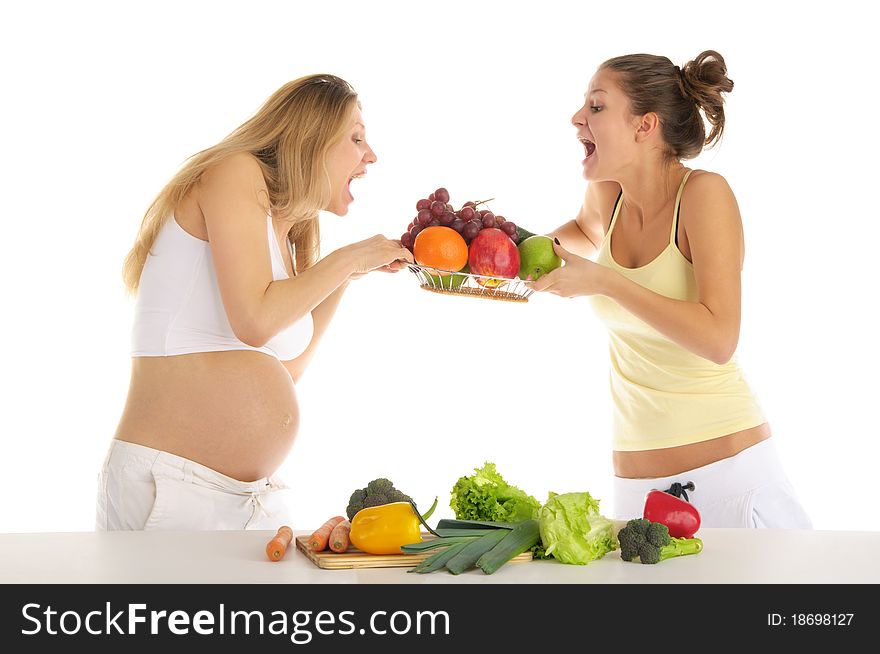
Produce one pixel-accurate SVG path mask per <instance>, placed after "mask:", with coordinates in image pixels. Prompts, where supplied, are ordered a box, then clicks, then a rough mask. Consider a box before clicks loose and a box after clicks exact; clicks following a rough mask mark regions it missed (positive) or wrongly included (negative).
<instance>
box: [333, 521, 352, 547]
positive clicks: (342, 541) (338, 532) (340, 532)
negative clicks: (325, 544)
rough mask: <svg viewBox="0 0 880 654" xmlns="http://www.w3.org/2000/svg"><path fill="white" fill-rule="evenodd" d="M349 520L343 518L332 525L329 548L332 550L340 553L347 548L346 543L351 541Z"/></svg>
mask: <svg viewBox="0 0 880 654" xmlns="http://www.w3.org/2000/svg"><path fill="white" fill-rule="evenodd" d="M350 534H351V521H350V520H343V521H342V522H340V523H339V524H338V525H336V526H335V527H333V531H331V532H330V549H331V550H333V551H334V552H337V553H341V552H344V551H345V550H347V549H348V544H349V542H351V536H350Z"/></svg>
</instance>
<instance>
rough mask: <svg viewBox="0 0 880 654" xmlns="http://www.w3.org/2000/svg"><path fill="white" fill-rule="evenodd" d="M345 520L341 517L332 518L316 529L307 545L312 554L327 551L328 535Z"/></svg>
mask: <svg viewBox="0 0 880 654" xmlns="http://www.w3.org/2000/svg"><path fill="white" fill-rule="evenodd" d="M343 520H345V518H344V517H342V516H341V515H337V516H333V517H332V518H330V519H329V520H328V521H327V522H325V523H324V524H323V525H321V526H320V527H318V528H317V529H316V530H315V533H313V534H312V535H311V536H310V537H309V541H308V543H307V545H308V547H309V549H310V550H312V551H313V552H323V551H324V550H325V549H327V543H329V542H330V534H331V533H332V531H333V528H334V527H335V526H336V525H338V524H339V523H340V522H342V521H343Z"/></svg>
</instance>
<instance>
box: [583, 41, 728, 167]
mask: <svg viewBox="0 0 880 654" xmlns="http://www.w3.org/2000/svg"><path fill="white" fill-rule="evenodd" d="M603 69H604V70H610V71H613V72H615V73H617V75H618V82H619V84H620V87H621V89H623V92H624V93H626V95H627V97H628V98H629V101H630V110H631V111H632V113H633V114H634V115H637V116H640V115H644V114H647V113H649V112H654V113H656V114H657V115H658V116H659V118H660V128H661V130H662V134H663V140H664V141H665V142H666V144H667V145H668V146H669V152H668V154H669V156H670V157H671V158H675V159H693V158H694V157H696V156H697V155H698V154H700V152H702V150H703V147H705V146H712V145H715V143H717V142H718V141H719V140H720V139H721V134H722V132H723V131H724V98H723V97H721V94H722V93H730V91H732V90H733V82H732V81H731V80H730V78H728V77H727V66H726V65H725V63H724V58H723V57H722V56H721V55H720V54H718V53H717V52H715V51H714V50H706V51H705V52H701V53H700V54H699V55H698V56H697V57H696V59H694V60H692V61H689V62H687V63H686V64H685V65H684V68H679V67H678V66H676V65H675V64H673V63H672V62H671V61H670V60H669V59H668V58H666V57H659V56H656V55H649V54H630V55H624V56H622V57H614V58H613V59H609V60H608V61H606V62H605V63H603V64H602V65H601V66H599V70H603ZM701 110H702V112H703V114H704V115H705V117H706V120H708V122H709V124H710V125H711V126H712V129H711V131H710V132H709V136H708V137H707V136H706V126H705V124H704V122H703V118H702V116H701V115H700V111H701Z"/></svg>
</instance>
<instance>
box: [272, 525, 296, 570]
mask: <svg viewBox="0 0 880 654" xmlns="http://www.w3.org/2000/svg"><path fill="white" fill-rule="evenodd" d="M292 540H293V529H291V528H290V527H288V526H287V525H282V526H281V527H279V528H278V531H277V532H276V533H275V535H274V536H273V537H272V540H270V541H269V542H268V543H266V556H268V557H269V560H270V561H280V560H281V559H283V558H284V553H285V552H286V551H287V547H288V546H289V545H290V541H292Z"/></svg>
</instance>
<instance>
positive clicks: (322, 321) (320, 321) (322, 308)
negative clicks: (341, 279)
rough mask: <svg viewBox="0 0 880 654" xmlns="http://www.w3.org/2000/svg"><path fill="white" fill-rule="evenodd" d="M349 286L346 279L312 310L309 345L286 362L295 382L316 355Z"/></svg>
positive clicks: (297, 381)
mask: <svg viewBox="0 0 880 654" xmlns="http://www.w3.org/2000/svg"><path fill="white" fill-rule="evenodd" d="M347 288H348V282H347V281H346V282H345V283H343V284H341V285H340V286H339V288H337V289H336V290H335V291H333V292H332V293H331V294H330V295H328V296H327V297H326V298H325V299H324V301H323V302H321V304H319V305H318V306H316V307H315V308H314V309H313V310H312V324H313V325H314V331H313V333H312V340H311V341H310V342H309V346H308V347H307V348H306V350H305V352H303V353H302V354H300V355H299V356H298V357H297V358H296V359H294V360H293V361H287V362H285V364H284V365H285V367H286V368H287V371H288V372H289V373H290V376H291V377H292V378H293V381H294V383H299V380H300V378H301V377H302V375H303V373H304V372H305V371H306V368H307V367H308V365H309V363H310V362H311V360H312V357H313V356H314V355H315V350H316V349H317V348H318V344H319V343H320V342H321V338H322V337H323V336H324V332H326V331H327V327H328V325H329V324H330V321H331V320H332V319H333V316H334V315H335V314H336V309H337V308H338V307H339V302H340V300H342V295H343V294H344V293H345V290H346V289H347Z"/></svg>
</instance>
